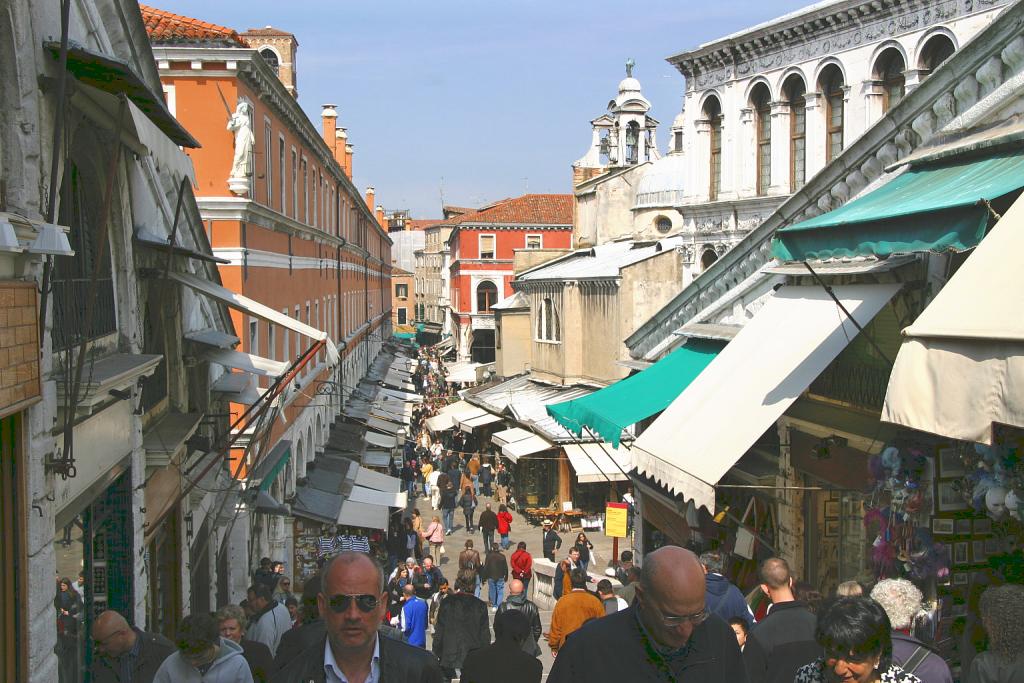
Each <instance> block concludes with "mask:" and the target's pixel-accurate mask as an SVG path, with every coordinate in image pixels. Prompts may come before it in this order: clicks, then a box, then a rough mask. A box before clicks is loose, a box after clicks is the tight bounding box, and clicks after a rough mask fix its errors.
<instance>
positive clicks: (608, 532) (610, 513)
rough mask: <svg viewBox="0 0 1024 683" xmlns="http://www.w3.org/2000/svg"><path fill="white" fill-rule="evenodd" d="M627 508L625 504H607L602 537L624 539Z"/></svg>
mask: <svg viewBox="0 0 1024 683" xmlns="http://www.w3.org/2000/svg"><path fill="white" fill-rule="evenodd" d="M628 509H629V506H628V505H626V504H625V503H608V504H607V507H605V510H604V535H605V536H610V537H612V538H625V537H626V514H627V510H628Z"/></svg>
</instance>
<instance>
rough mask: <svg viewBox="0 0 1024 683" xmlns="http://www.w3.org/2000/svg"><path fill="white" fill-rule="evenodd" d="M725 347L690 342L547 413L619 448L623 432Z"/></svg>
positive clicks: (665, 401) (576, 430)
mask: <svg viewBox="0 0 1024 683" xmlns="http://www.w3.org/2000/svg"><path fill="white" fill-rule="evenodd" d="M723 346H725V343H724V342H717V341H708V340H704V339H691V340H689V341H687V342H686V345H685V346H681V347H679V348H678V349H676V350H675V351H673V352H672V353H670V354H669V355H667V356H665V357H664V358H662V359H661V360H660V361H658V362H657V363H655V364H654V365H652V366H651V367H649V368H647V369H646V370H643V371H641V372H638V373H637V374H635V375H633V376H632V377H627V378H626V379H624V380H621V381H619V382H616V383H615V384H612V385H610V386H607V387H605V388H604V389H601V390H600V391H595V392H594V393H592V394H588V395H587V396H583V397H581V398H577V399H573V400H572V401H565V402H563V403H555V404H552V405H549V406H547V411H548V414H549V415H551V417H553V418H555V420H556V421H557V422H558V423H559V424H560V425H562V426H563V427H565V428H566V429H568V430H569V431H570V432H573V433H574V434H576V435H579V436H582V435H583V434H582V433H583V428H584V427H587V428H589V429H590V430H591V431H592V432H595V433H597V434H599V435H600V436H601V437H602V438H603V439H604V440H605V441H608V442H610V443H611V444H612V445H613V446H614V447H616V448H618V446H619V437H620V436H621V435H622V430H623V429H625V428H626V427H628V426H630V425H632V424H636V423H637V422H639V421H640V420H643V419H645V418H648V417H650V416H651V415H654V414H655V413H659V412H661V411H662V410H664V409H665V408H667V407H668V405H669V404H670V403H672V401H674V400H675V399H676V397H677V396H679V394H681V393H683V390H684V389H685V388H686V387H687V386H689V385H690V382H692V381H693V380H694V379H696V377H697V375H699V374H700V373H701V371H703V370H704V368H706V367H707V366H708V364H709V363H710V362H711V361H712V360H714V359H715V356H717V355H718V352H719V351H721V350H722V347H723Z"/></svg>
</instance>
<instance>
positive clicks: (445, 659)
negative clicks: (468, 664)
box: [431, 569, 491, 681]
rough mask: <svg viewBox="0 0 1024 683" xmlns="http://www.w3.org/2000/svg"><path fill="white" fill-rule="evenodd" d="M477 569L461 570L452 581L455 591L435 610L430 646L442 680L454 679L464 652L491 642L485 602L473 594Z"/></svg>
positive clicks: (465, 653) (463, 659)
mask: <svg viewBox="0 0 1024 683" xmlns="http://www.w3.org/2000/svg"><path fill="white" fill-rule="evenodd" d="M475 587H476V572H473V571H470V570H465V569H464V570H461V571H460V572H459V576H458V578H457V579H456V580H455V589H456V591H457V592H456V593H454V594H452V595H449V596H448V597H447V598H446V599H445V600H444V602H442V603H441V606H440V607H439V608H438V610H437V623H435V624H434V641H433V643H432V646H431V647H432V649H433V651H434V654H435V655H437V658H438V659H439V660H440V661H441V670H442V672H444V676H445V680H448V681H451V680H452V679H453V678H455V670H456V669H461V668H462V664H463V662H464V661H465V660H466V655H467V654H469V653H470V652H471V651H472V650H476V649H477V648H481V647H486V646H487V645H490V643H491V628H490V625H489V624H488V623H487V622H488V619H487V604H486V603H485V602H484V601H483V600H481V599H480V598H477V597H476V596H474V595H473V589H474V588H475Z"/></svg>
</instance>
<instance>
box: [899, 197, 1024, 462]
mask: <svg viewBox="0 0 1024 683" xmlns="http://www.w3.org/2000/svg"><path fill="white" fill-rule="evenodd" d="M1022 253H1024V200H1021V199H1018V200H1017V201H1016V202H1014V204H1013V206H1011V207H1010V209H1009V210H1008V211H1007V212H1006V213H1005V214H1004V215H1003V217H1002V218H1001V219H1000V220H999V221H998V222H997V223H996V224H995V227H993V228H992V230H991V231H990V232H989V234H988V235H987V236H986V237H985V239H983V240H982V242H981V244H980V245H978V247H977V248H976V249H975V250H974V253H973V254H971V256H970V257H969V258H968V259H967V261H966V262H964V264H963V265H962V266H960V269H959V270H958V271H957V272H956V274H955V275H954V276H953V278H952V279H951V280H950V281H949V282H948V283H947V284H946V286H945V287H943V288H942V290H940V291H939V293H938V295H937V296H936V297H935V299H933V300H932V302H931V303H930V304H929V305H928V307H927V308H925V310H924V312H923V313H921V315H920V316H918V318H917V320H915V321H914V323H913V324H912V325H911V326H910V327H908V328H906V329H905V330H903V336H904V341H903V344H902V346H900V351H899V354H898V355H897V356H896V363H895V365H894V366H893V369H892V374H891V375H890V376H889V387H888V390H887V391H886V395H885V404H884V406H883V407H882V419H883V420H885V421H886V422H892V423H895V424H899V425H904V426H906V427H911V428H913V429H919V430H921V431H924V432H931V433H933V434H940V435H942V436H946V437H949V438H953V439H961V440H963V441H974V442H977V443H986V444H990V443H992V423H1000V424H1006V425H1012V426H1015V427H1022V428H1024V276H1022V275H1021V272H1020V267H1019V266H1018V265H1017V263H1016V261H1017V259H1018V258H1020V256H1021V254H1022Z"/></svg>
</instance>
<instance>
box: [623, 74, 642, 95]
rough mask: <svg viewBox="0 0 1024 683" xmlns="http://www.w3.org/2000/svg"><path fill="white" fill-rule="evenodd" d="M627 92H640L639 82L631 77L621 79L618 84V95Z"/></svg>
mask: <svg viewBox="0 0 1024 683" xmlns="http://www.w3.org/2000/svg"><path fill="white" fill-rule="evenodd" d="M627 92H635V93H638V92H640V81H638V80H636V79H635V78H633V77H632V76H629V77H626V78H623V79H622V81H621V82H620V83H619V94H622V93H627Z"/></svg>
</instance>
